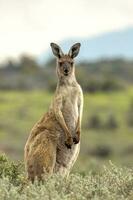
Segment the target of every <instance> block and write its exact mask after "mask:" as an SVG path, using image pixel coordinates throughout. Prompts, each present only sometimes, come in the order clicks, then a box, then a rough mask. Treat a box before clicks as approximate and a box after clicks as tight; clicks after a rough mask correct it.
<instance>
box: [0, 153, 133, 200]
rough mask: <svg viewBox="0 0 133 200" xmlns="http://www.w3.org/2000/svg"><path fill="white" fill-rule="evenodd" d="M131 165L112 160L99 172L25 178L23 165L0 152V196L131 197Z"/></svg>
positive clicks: (24, 199) (59, 199)
mask: <svg viewBox="0 0 133 200" xmlns="http://www.w3.org/2000/svg"><path fill="white" fill-rule="evenodd" d="M132 174H133V169H128V168H120V167H119V168H118V167H116V166H114V165H113V164H112V163H110V165H109V166H108V168H107V167H103V168H102V170H101V171H100V172H97V173H95V174H94V173H93V172H92V171H90V172H89V174H88V175H85V176H83V175H80V174H71V175H70V176H69V177H68V179H63V178H62V177H60V176H59V175H54V176H51V177H47V176H45V177H44V182H43V183H40V184H39V183H38V182H37V181H36V182H35V183H34V184H31V183H30V182H27V181H26V179H25V177H24V173H23V165H22V164H20V163H17V164H15V163H13V162H9V160H8V159H7V158H6V157H5V156H2V155H1V156H0V199H1V200H33V199H39V200H44V199H45V200H49V199H50V200H89V199H94V200H103V199H106V200H117V199H118V200H120V199H121V200H132V199H133V190H132V188H133V176H132Z"/></svg>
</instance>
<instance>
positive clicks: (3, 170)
mask: <svg viewBox="0 0 133 200" xmlns="http://www.w3.org/2000/svg"><path fill="white" fill-rule="evenodd" d="M2 177H7V178H8V179H9V181H10V183H12V184H14V185H18V184H20V182H21V180H22V178H23V164H22V163H20V162H18V163H14V162H12V161H9V159H8V158H7V157H6V156H5V155H0V178H2Z"/></svg>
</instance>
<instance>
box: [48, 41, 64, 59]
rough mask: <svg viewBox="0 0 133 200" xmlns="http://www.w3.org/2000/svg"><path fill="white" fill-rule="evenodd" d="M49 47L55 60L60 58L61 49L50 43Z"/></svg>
mask: <svg viewBox="0 0 133 200" xmlns="http://www.w3.org/2000/svg"><path fill="white" fill-rule="evenodd" d="M50 46H51V48H52V52H53V54H54V55H55V56H56V57H57V58H61V56H62V55H63V52H62V50H61V48H60V47H59V46H58V45H57V44H55V43H50Z"/></svg>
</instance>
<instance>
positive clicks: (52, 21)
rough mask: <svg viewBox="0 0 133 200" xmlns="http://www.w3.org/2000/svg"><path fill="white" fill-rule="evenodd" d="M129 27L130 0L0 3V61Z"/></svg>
mask: <svg viewBox="0 0 133 200" xmlns="http://www.w3.org/2000/svg"><path fill="white" fill-rule="evenodd" d="M130 26H133V0H55V1H54V0H0V61H2V60H5V59H6V58H7V57H14V58H16V57H17V56H18V55H20V54H23V53H28V54H33V55H35V56H38V55H40V54H41V53H42V52H44V51H45V50H46V49H47V48H48V47H49V43H50V42H59V41H61V40H63V39H66V38H69V37H89V36H90V37H91V36H94V35H98V34H101V33H105V32H108V31H113V30H119V29H124V28H127V27H130Z"/></svg>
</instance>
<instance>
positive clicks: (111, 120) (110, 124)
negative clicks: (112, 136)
mask: <svg viewBox="0 0 133 200" xmlns="http://www.w3.org/2000/svg"><path fill="white" fill-rule="evenodd" d="M117 127H118V123H117V120H116V118H115V116H114V115H113V114H111V115H109V116H108V118H107V119H106V122H105V124H104V128H106V129H116V128H117Z"/></svg>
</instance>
